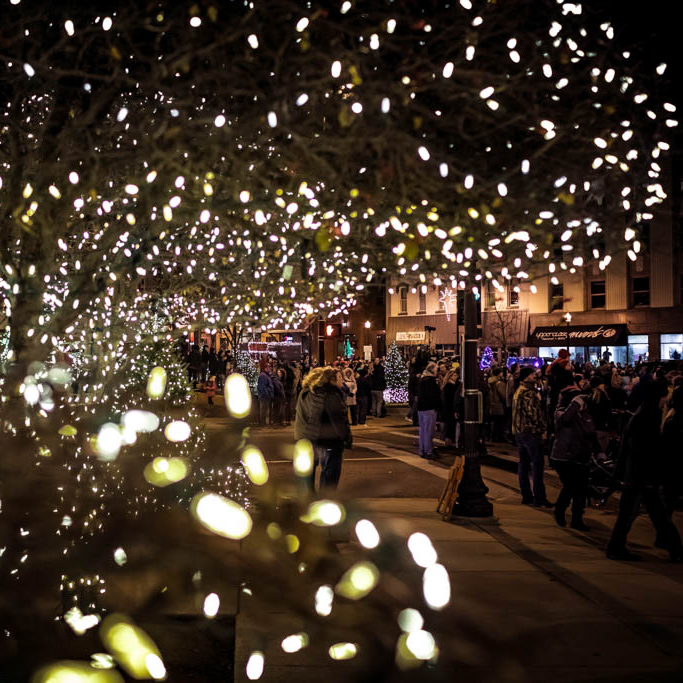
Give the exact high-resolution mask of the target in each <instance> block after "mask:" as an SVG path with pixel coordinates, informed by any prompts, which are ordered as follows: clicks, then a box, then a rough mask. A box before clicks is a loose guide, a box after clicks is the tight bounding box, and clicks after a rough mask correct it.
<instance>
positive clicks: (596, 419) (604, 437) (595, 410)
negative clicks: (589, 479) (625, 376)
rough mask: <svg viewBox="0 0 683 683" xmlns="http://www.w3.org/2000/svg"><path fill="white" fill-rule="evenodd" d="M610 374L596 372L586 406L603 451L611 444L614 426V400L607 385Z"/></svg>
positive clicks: (591, 380)
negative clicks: (611, 433) (611, 398)
mask: <svg viewBox="0 0 683 683" xmlns="http://www.w3.org/2000/svg"><path fill="white" fill-rule="evenodd" d="M608 377H609V376H608V375H606V374H604V373H599V372H596V373H595V374H594V375H593V376H592V377H591V379H590V396H589V397H588V400H587V404H586V407H587V409H588V412H589V414H590V416H591V418H592V420H593V423H594V424H595V429H596V433H597V437H598V442H599V443H600V449H601V451H602V452H603V453H605V452H606V451H607V446H608V445H609V433H610V430H611V427H612V401H611V400H610V397H609V394H608V393H607V389H606V387H605V383H606V382H607V381H608Z"/></svg>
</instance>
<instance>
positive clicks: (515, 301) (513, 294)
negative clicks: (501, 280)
mask: <svg viewBox="0 0 683 683" xmlns="http://www.w3.org/2000/svg"><path fill="white" fill-rule="evenodd" d="M517 306H519V292H518V291H517V290H516V289H514V287H509V288H508V308H517Z"/></svg>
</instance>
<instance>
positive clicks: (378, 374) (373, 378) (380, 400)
mask: <svg viewBox="0 0 683 683" xmlns="http://www.w3.org/2000/svg"><path fill="white" fill-rule="evenodd" d="M370 382H371V383H372V408H371V414H372V416H373V417H382V409H383V408H384V390H385V389H386V388H387V380H386V377H385V373H384V366H383V365H382V362H381V361H380V359H379V358H375V363H374V365H373V366H372V374H371V375H370Z"/></svg>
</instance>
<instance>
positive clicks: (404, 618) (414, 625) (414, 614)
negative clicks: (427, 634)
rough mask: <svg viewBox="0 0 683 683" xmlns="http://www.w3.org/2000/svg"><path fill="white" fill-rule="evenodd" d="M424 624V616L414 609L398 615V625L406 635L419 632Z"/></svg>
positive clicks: (409, 608) (402, 611)
mask: <svg viewBox="0 0 683 683" xmlns="http://www.w3.org/2000/svg"><path fill="white" fill-rule="evenodd" d="M424 623H425V621H424V619H423V618H422V615H421V614H420V613H419V612H418V611H417V610H416V609H413V608H412V607H408V608H407V609H404V610H401V613H400V614H399V615H398V625H399V626H400V627H401V631H403V632H404V633H410V632H411V631H419V630H420V629H421V628H422V627H423V626H424Z"/></svg>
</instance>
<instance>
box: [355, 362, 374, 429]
mask: <svg viewBox="0 0 683 683" xmlns="http://www.w3.org/2000/svg"><path fill="white" fill-rule="evenodd" d="M371 400H372V384H371V383H370V378H369V377H368V370H367V368H360V369H359V370H358V377H357V379H356V403H357V405H358V424H359V425H364V424H365V419H366V418H367V416H368V410H369V408H370V401H371Z"/></svg>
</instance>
